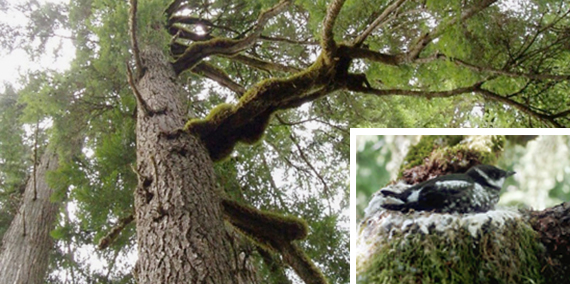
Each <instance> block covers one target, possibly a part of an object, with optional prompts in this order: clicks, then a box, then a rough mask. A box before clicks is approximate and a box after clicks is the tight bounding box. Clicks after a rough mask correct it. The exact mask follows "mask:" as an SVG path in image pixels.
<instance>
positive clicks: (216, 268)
mask: <svg viewBox="0 0 570 284" xmlns="http://www.w3.org/2000/svg"><path fill="white" fill-rule="evenodd" d="M141 57H142V62H143V65H144V66H145V72H144V75H143V76H142V78H140V80H139V81H138V83H137V84H136V89H137V90H138V92H139V94H140V97H141V98H142V100H143V102H141V101H139V105H138V118H137V130H136V131H137V171H138V174H139V184H138V187H137V189H136V192H135V206H136V221H137V239H138V255H139V260H138V263H137V267H136V268H135V272H134V273H135V277H136V279H137V283H255V273H254V272H253V268H252V265H251V264H250V263H249V261H248V258H247V253H245V252H244V251H241V249H240V248H241V247H242V246H240V245H239V240H238V239H237V238H235V233H233V232H232V231H231V230H230V229H228V228H227V227H226V225H225V222H224V219H223V216H222V208H221V206H220V193H219V191H218V189H217V186H216V184H215V180H214V170H213V163H212V161H211V159H210V157H209V155H208V151H207V150H206V148H205V147H204V145H203V144H202V142H201V141H200V140H199V139H198V138H197V137H195V136H193V135H191V134H188V133H183V132H182V131H178V130H180V129H182V127H183V126H184V123H185V122H186V120H187V117H186V107H185V105H184V104H183V102H182V100H181V94H182V92H183V90H182V88H181V87H180V86H179V85H178V84H177V83H176V75H175V73H174V70H173V69H172V66H171V64H170V63H169V62H168V61H167V59H166V58H165V56H164V55H163V54H162V52H160V51H159V50H152V49H148V50H145V51H143V52H142V53H141ZM137 90H135V92H136V91H137ZM144 105H146V107H145V106H144ZM145 108H148V109H146V110H145Z"/></svg>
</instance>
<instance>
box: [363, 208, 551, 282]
mask: <svg viewBox="0 0 570 284" xmlns="http://www.w3.org/2000/svg"><path fill="white" fill-rule="evenodd" d="M543 250H544V248H543V246H542V245H540V243H539V242H537V239H536V233H535V231H534V230H533V229H532V227H530V225H528V223H527V222H526V221H525V219H524V217H523V216H522V215H521V214H520V213H519V212H518V211H516V210H512V209H500V210H491V211H488V212H485V213H470V214H458V213H454V214H440V213H431V212H412V213H409V214H403V213H400V212H394V211H386V210H383V211H379V212H377V213H376V214H374V215H372V216H369V217H368V218H367V219H366V220H364V221H363V222H362V223H361V224H360V228H359V236H358V240H357V252H356V265H357V268H356V269H357V283H541V282H543V278H542V277H543V276H541V273H540V269H541V264H540V262H539V260H538V259H537V255H539V253H540V252H542V251H543Z"/></svg>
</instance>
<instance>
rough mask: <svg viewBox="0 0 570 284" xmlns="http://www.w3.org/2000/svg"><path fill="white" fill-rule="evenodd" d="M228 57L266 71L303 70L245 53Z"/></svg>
mask: <svg viewBox="0 0 570 284" xmlns="http://www.w3.org/2000/svg"><path fill="white" fill-rule="evenodd" d="M226 58H229V59H231V60H234V61H237V62H240V63H243V64H245V65H248V66H251V67H255V68H257V69H261V70H264V71H279V72H288V73H296V72H299V71H301V70H300V69H298V68H295V67H291V66H287V65H283V64H279V63H276V62H269V61H264V60H261V59H259V58H255V57H252V56H249V55H245V54H237V55H234V56H227V57H226Z"/></svg>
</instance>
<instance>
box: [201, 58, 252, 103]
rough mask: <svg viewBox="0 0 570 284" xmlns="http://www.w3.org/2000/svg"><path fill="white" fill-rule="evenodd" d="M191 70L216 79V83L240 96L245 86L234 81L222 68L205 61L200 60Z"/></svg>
mask: <svg viewBox="0 0 570 284" xmlns="http://www.w3.org/2000/svg"><path fill="white" fill-rule="evenodd" d="M192 72H194V73H197V74H200V75H202V76H204V77H206V78H208V79H211V80H213V81H216V82H217V83H218V84H220V85H222V86H224V87H226V88H228V89H230V90H232V91H234V92H235V93H236V94H238V95H239V96H240V97H241V95H243V93H245V88H244V87H243V86H242V85H240V84H238V83H236V82H235V81H234V80H232V79H231V78H230V76H228V74H226V72H224V71H223V70H221V69H219V68H217V67H216V66H213V65H211V64H209V63H207V62H200V63H198V65H196V67H194V68H193V69H192Z"/></svg>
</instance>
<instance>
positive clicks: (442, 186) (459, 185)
mask: <svg viewBox="0 0 570 284" xmlns="http://www.w3.org/2000/svg"><path fill="white" fill-rule="evenodd" d="M472 187H473V183H472V182H469V181H467V180H457V179H438V180H434V181H433V182H430V183H427V184H426V185H425V186H424V188H423V189H422V191H421V192H420V195H419V197H418V201H417V202H414V204H409V207H410V208H413V209H415V210H425V211H431V210H435V211H438V209H441V208H444V207H446V206H448V205H449V204H450V203H451V202H452V201H454V200H457V199H459V198H461V195H462V193H464V192H465V191H466V190H469V189H471V188H472Z"/></svg>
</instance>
